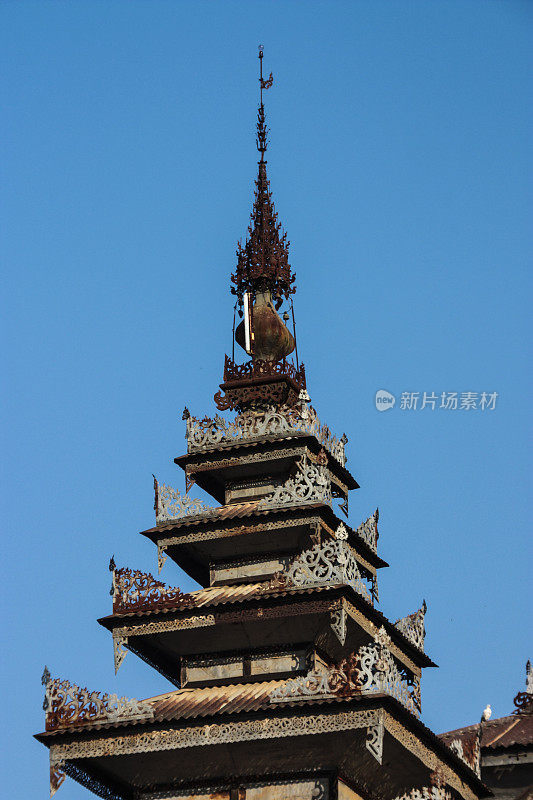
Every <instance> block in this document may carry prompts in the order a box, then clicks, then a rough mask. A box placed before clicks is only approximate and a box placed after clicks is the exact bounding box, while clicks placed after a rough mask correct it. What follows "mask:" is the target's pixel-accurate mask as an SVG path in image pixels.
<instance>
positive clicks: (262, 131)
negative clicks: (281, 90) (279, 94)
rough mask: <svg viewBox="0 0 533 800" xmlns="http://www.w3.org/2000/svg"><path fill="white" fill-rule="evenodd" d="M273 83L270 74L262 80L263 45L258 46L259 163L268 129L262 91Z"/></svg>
mask: <svg viewBox="0 0 533 800" xmlns="http://www.w3.org/2000/svg"><path fill="white" fill-rule="evenodd" d="M273 83H274V78H273V76H272V73H270V75H269V76H268V78H266V79H265V78H263V45H262V44H260V45H259V110H258V112H257V149H258V150H259V152H260V153H261V161H264V160H265V153H266V150H267V147H268V141H267V136H268V128H267V126H266V123H265V108H264V106H263V89H270V87H271V86H272V84H273Z"/></svg>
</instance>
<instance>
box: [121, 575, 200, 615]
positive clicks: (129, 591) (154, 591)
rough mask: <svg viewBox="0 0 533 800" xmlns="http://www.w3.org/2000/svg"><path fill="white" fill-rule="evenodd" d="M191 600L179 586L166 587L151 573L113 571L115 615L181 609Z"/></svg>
mask: <svg viewBox="0 0 533 800" xmlns="http://www.w3.org/2000/svg"><path fill="white" fill-rule="evenodd" d="M189 600H190V595H188V594H185V593H184V592H182V591H181V589H180V588H179V587H177V586H166V584H164V583H162V582H161V581H158V580H156V578H154V576H153V575H151V574H150V573H149V572H141V571H140V570H132V569H127V568H126V567H123V568H121V569H114V570H113V614H131V613H133V612H134V611H157V610H161V609H170V608H181V607H182V606H183V605H185V604H187V603H188V602H189Z"/></svg>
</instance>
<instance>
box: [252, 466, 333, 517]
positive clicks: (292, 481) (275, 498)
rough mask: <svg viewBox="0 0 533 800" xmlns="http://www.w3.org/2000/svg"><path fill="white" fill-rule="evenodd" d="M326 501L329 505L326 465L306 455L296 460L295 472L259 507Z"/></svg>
mask: <svg viewBox="0 0 533 800" xmlns="http://www.w3.org/2000/svg"><path fill="white" fill-rule="evenodd" d="M317 502H318V503H327V504H329V505H331V481H330V478H329V472H328V469H327V467H324V466H320V465H318V464H313V463H311V462H309V461H308V459H307V457H306V456H302V457H301V458H300V459H299V461H298V467H297V471H296V474H295V475H294V476H293V477H292V478H289V479H288V480H287V481H286V482H285V483H284V484H283V485H282V486H278V487H277V488H276V489H275V490H274V492H273V493H272V494H271V495H269V496H268V497H265V498H264V499H263V500H261V502H260V503H259V505H258V507H259V508H277V507H279V506H286V505H293V504H295V503H298V504H301V503H317Z"/></svg>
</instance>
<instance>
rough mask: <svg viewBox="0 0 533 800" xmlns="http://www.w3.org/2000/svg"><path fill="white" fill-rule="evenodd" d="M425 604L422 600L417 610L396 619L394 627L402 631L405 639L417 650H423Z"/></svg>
mask: <svg viewBox="0 0 533 800" xmlns="http://www.w3.org/2000/svg"><path fill="white" fill-rule="evenodd" d="M426 611H427V605H426V601H425V600H424V601H423V603H422V605H421V607H420V608H419V609H418V611H415V612H414V614H408V615H407V616H406V617H402V618H401V619H398V620H396V622H395V623H394V625H395V627H396V628H398V630H399V631H401V632H402V633H403V635H404V636H405V637H406V639H409V641H410V642H411V643H412V644H414V646H415V647H416V648H418V650H420V651H421V652H422V653H423V652H424V638H425V635H426V629H425V627H424V617H425V616H426Z"/></svg>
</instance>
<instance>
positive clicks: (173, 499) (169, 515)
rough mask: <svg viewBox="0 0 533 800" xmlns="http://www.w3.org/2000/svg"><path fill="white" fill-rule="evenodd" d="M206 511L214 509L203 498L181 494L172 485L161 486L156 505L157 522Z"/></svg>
mask: <svg viewBox="0 0 533 800" xmlns="http://www.w3.org/2000/svg"><path fill="white" fill-rule="evenodd" d="M206 511H207V512H210V513H212V512H213V511H214V509H213V508H211V507H210V506H208V505H206V504H205V503H203V502H202V501H201V500H195V499H194V498H192V497H189V495H188V494H181V492H179V491H178V490H177V489H173V488H172V486H166V484H164V483H162V484H161V485H160V486H159V491H158V494H157V507H156V521H157V522H167V521H168V520H172V519H180V518H181V517H189V516H193V515H197V514H204V513H205V512H206Z"/></svg>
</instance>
